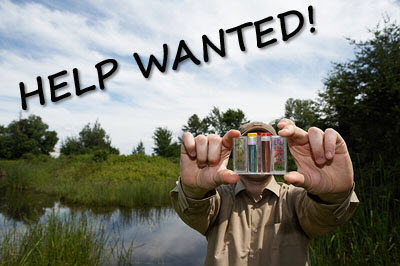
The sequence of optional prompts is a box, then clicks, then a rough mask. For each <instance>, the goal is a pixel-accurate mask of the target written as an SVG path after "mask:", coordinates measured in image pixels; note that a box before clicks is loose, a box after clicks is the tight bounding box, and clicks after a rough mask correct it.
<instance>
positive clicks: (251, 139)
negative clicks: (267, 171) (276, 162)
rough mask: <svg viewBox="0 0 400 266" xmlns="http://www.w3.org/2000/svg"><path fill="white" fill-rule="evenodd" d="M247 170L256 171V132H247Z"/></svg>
mask: <svg viewBox="0 0 400 266" xmlns="http://www.w3.org/2000/svg"><path fill="white" fill-rule="evenodd" d="M247 147H248V148H247V152H248V158H249V159H248V171H249V172H257V133H248V134H247Z"/></svg>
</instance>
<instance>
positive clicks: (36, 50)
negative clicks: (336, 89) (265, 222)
mask: <svg viewBox="0 0 400 266" xmlns="http://www.w3.org/2000/svg"><path fill="white" fill-rule="evenodd" d="M309 5H312V6H313V10H314V16H313V24H312V25H311V24H310V21H309V17H308V12H307V8H308V6H309ZM289 10H297V11H299V12H300V13H301V14H302V15H303V16H304V25H303V27H302V30H301V31H300V32H299V33H297V34H296V36H294V37H293V38H291V39H290V40H289V41H286V42H284V41H283V40H282V35H281V30H280V20H279V18H278V17H277V16H278V14H280V13H283V12H286V11H289ZM387 15H388V16H390V17H391V19H392V20H397V21H399V20H400V2H399V1H394V0H380V1H376V0H353V1H346V0H337V1H313V0H309V1H299V0H296V1H294V0H293V1H272V0H264V1H255V0H249V1H232V0H223V1H212V0H206V1H190V2H189V1H184V0H179V1H178V0H171V1H166V0H152V1H139V0H135V1H129V0H120V1H115V2H112V1H105V0H104V1H103V0H96V1H94V0H92V1H79V0H76V1H8V0H0V125H8V124H9V123H10V122H11V121H12V120H15V119H18V117H19V116H20V115H22V117H28V116H29V115H31V114H34V115H38V116H40V117H42V119H43V121H44V122H45V123H46V124H48V125H49V128H50V130H55V131H56V132H57V133H58V137H59V139H60V140H59V143H58V144H57V149H58V148H59V146H60V143H61V141H63V140H65V139H66V137H71V136H77V135H78V133H79V131H80V130H81V129H82V128H83V127H84V126H85V125H86V124H87V123H92V124H93V123H94V122H95V121H96V120H98V121H99V122H100V124H101V126H102V127H103V128H104V129H105V130H106V132H107V133H108V134H109V135H110V138H111V140H112V145H113V146H115V147H117V148H118V149H119V150H120V152H121V153H122V154H130V153H131V151H132V149H133V148H134V147H135V146H136V145H137V144H138V143H139V141H143V143H144V145H145V148H146V153H147V154H151V153H152V152H153V149H152V148H153V147H154V142H153V139H152V136H153V133H154V131H155V129H156V128H157V127H167V128H169V129H170V130H172V131H173V133H174V136H175V137H178V136H180V135H181V134H182V131H181V128H182V126H183V125H184V124H186V123H187V120H188V118H189V117H190V116H191V115H193V114H197V115H199V117H200V118H203V117H205V116H207V115H208V114H209V112H210V111H211V109H212V108H213V107H214V106H216V107H218V108H219V109H220V110H221V111H226V110H227V109H228V108H231V109H238V108H239V109H241V110H243V111H244V113H245V114H246V117H247V119H248V120H251V121H263V122H271V121H272V120H274V119H277V118H280V117H282V116H283V115H284V104H285V101H286V100H287V99H288V98H290V97H292V98H297V99H315V98H316V97H317V95H318V91H321V90H322V89H323V81H324V79H325V78H327V76H328V74H329V71H330V70H332V67H333V63H334V62H346V61H348V60H350V59H352V58H353V56H354V55H353V46H351V45H350V44H349V41H348V40H347V38H350V39H354V40H367V39H368V38H370V37H371V33H369V32H368V29H373V28H375V27H376V26H377V25H378V23H381V24H382V22H383V17H384V16H387ZM269 16H272V17H273V19H272V20H271V21H269V22H268V23H265V24H263V26H262V27H263V28H262V29H267V28H272V29H273V30H272V32H271V33H269V34H268V35H265V36H264V37H263V38H264V40H268V39H271V38H276V39H277V42H276V43H275V44H273V45H270V46H267V47H264V48H262V49H259V48H258V47H257V41H256V33H255V29H254V27H253V26H252V27H248V28H247V29H246V30H244V31H243V36H244V41H245V45H246V51H245V52H242V51H241V50H240V48H239V45H238V40H237V35H235V34H225V45H226V56H225V57H223V58H222V57H220V56H219V55H218V54H217V53H215V52H213V51H211V52H210V61H209V62H207V63H206V62H204V59H203V50H202V35H203V34H206V35H207V36H208V37H209V38H210V40H211V41H213V43H215V44H217V45H218V44H219V39H218V38H219V35H218V30H219V29H224V30H226V29H229V28H233V27H235V26H238V25H241V24H243V23H245V22H255V21H258V20H261V19H264V18H267V17H269ZM297 23H298V20H297V19H296V17H294V16H292V17H288V19H287V28H288V31H289V32H290V30H293V29H294V28H295V27H296V26H297ZM311 27H315V29H316V31H315V32H314V33H311V32H310V28H311ZM180 40H185V42H186V44H187V45H188V47H189V48H190V51H191V52H192V53H193V54H194V55H195V56H196V58H198V59H199V60H200V61H201V63H200V65H195V64H194V63H193V62H192V61H190V60H185V61H183V62H182V63H181V64H180V65H179V68H178V70H177V71H175V70H173V69H172V64H173V61H174V59H175V56H176V54H177V48H178V44H179V42H180ZM163 44H168V48H169V50H168V63H167V70H166V71H165V72H164V73H161V72H160V71H158V70H157V69H156V68H154V66H153V70H152V74H151V76H150V78H148V79H146V78H144V77H143V75H142V73H141V72H140V70H139V68H138V66H137V63H136V61H135V60H134V58H133V53H138V54H139V55H140V56H141V58H142V60H143V61H144V64H145V65H147V60H148V58H149V55H150V54H153V55H155V56H156V57H157V58H159V59H160V60H161V59H162V56H163ZM183 55H185V53H183V54H182V56H183ZM109 58H113V59H115V60H117V62H118V70H117V71H116V73H114V74H113V76H111V77H110V78H108V79H107V80H106V82H105V85H106V89H105V90H100V88H99V85H98V79H97V71H96V68H95V65H96V64H97V63H99V62H101V61H103V60H105V59H109ZM74 68H77V69H78V70H79V75H80V83H81V87H82V88H83V87H86V86H90V85H96V89H95V90H93V91H91V92H88V93H86V94H83V95H81V96H77V95H76V94H75V87H74V86H75V85H74V78H73V75H72V69H74ZM62 70H66V71H67V75H65V76H63V77H60V78H59V79H57V82H58V83H61V82H63V81H64V82H67V84H68V85H67V86H66V87H64V88H62V89H59V90H58V91H57V95H61V94H64V93H66V92H70V93H71V94H72V95H71V96H70V97H68V98H66V99H64V100H61V101H58V102H56V103H53V102H51V100H50V89H49V80H48V76H50V75H53V74H56V73H58V72H60V71H62ZM105 70H107V68H105ZM38 76H41V78H42V80H43V88H44V94H45V100H46V104H45V105H44V106H42V105H40V104H39V98H38V97H37V96H33V97H29V98H28V99H27V104H28V110H26V111H24V110H22V107H21V95H20V90H19V83H20V82H23V83H24V84H25V87H26V90H27V92H30V91H33V90H36V89H37V83H36V77H38Z"/></svg>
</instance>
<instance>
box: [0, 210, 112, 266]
mask: <svg viewBox="0 0 400 266" xmlns="http://www.w3.org/2000/svg"><path fill="white" fill-rule="evenodd" d="M21 229H25V230H21ZM106 243H107V237H106V235H105V233H104V229H103V228H102V227H99V228H96V226H95V225H93V224H90V223H89V222H88V219H87V218H86V217H85V216H81V217H79V218H78V217H76V216H69V217H68V218H66V219H62V218H58V217H57V216H56V215H55V214H54V213H53V214H52V215H50V216H49V217H48V221H47V223H36V224H33V225H29V226H28V227H27V228H21V227H12V228H9V229H7V230H6V231H3V232H2V235H1V237H0V265H20V266H22V265H24V266H29V265H32V266H33V265H35V266H37V265H57V266H58V265H100V264H101V263H104V262H105V258H104V254H106V251H107V250H106Z"/></svg>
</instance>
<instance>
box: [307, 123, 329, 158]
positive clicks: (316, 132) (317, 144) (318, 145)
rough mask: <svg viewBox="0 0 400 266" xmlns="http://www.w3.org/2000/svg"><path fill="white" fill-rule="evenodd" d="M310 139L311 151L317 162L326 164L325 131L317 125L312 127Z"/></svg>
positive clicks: (309, 132) (309, 133)
mask: <svg viewBox="0 0 400 266" xmlns="http://www.w3.org/2000/svg"><path fill="white" fill-rule="evenodd" d="M308 140H309V142H310V146H311V151H312V154H313V156H314V160H315V162H316V163H317V164H324V163H325V162H326V159H325V150H324V132H323V131H322V130H321V129H319V128H317V127H311V128H310V129H309V130H308Z"/></svg>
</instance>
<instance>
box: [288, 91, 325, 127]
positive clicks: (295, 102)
mask: <svg viewBox="0 0 400 266" xmlns="http://www.w3.org/2000/svg"><path fill="white" fill-rule="evenodd" d="M317 110H318V105H317V103H316V102H314V101H313V100H300V99H293V98H289V99H287V100H286V103H285V118H288V119H291V120H292V121H293V122H295V124H296V126H298V127H300V128H302V129H304V130H308V129H309V128H310V127H312V126H316V124H317V122H318V118H319V116H318V112H317Z"/></svg>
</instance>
